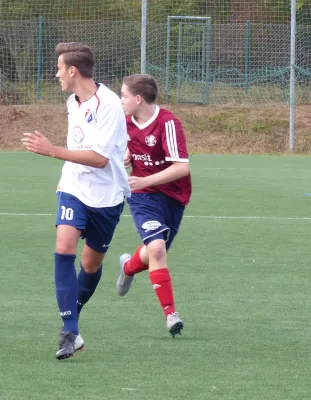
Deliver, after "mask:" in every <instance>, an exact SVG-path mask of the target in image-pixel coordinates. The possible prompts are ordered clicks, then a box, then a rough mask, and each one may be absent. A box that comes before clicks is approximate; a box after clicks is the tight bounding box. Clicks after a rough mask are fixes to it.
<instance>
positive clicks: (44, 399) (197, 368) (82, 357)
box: [0, 153, 311, 400]
mask: <svg viewBox="0 0 311 400" xmlns="http://www.w3.org/2000/svg"><path fill="white" fill-rule="evenodd" d="M191 161H192V162H191V170H192V177H193V197H192V202H191V204H190V205H189V207H188V209H187V213H186V218H185V219H184V221H183V224H182V227H181V230H180V233H179V236H178V237H177V239H176V242H175V244H174V246H173V247H172V250H171V252H170V256H169V265H170V268H171V272H172V277H173V284H174V288H175V299H176V303H177V308H178V311H179V312H180V314H181V317H182V318H183V319H184V321H185V329H184V333H183V335H182V336H181V337H177V338H175V339H173V338H171V337H170V336H169V334H168V332H167V331H166V328H165V320H164V317H163V314H162V311H161V308H160V306H159V304H158V302H157V300H156V297H155V294H154V293H153V290H152V288H151V285H150V283H149V279H148V275H147V273H142V274H140V275H138V276H137V281H136V283H135V284H134V285H133V288H132V290H131V292H130V293H129V295H128V296H127V297H125V298H118V297H117V296H116V294H115V281H116V278H117V276H118V273H119V266H118V257H119V255H120V254H121V253H123V252H127V251H129V252H131V251H132V250H133V249H135V247H136V246H137V245H138V244H139V239H138V236H137V235H136V234H135V229H134V226H133V223H132V221H131V218H130V217H129V216H128V214H129V212H128V209H126V210H125V215H124V217H122V219H121V222H120V224H119V227H118V229H117V231H116V234H115V237H114V240H113V243H112V246H111V248H110V250H109V252H108V253H107V257H106V261H105V266H104V269H105V271H104V274H103V279H102V281H101V282H100V284H99V287H98V289H97V291H96V293H95V295H94V297H93V298H92V299H91V301H90V302H89V303H88V304H87V305H86V306H85V309H84V311H83V312H82V315H81V319H80V330H81V334H82V336H83V338H84V339H85V342H86V346H85V351H84V352H80V353H78V354H75V356H74V357H73V358H71V359H69V360H65V361H62V362H60V361H57V360H56V359H55V351H56V348H57V335H58V330H59V328H60V326H61V320H60V317H59V315H58V310H57V306H56V300H55V294H54V281H53V280H54V277H53V268H54V267H53V251H54V241H55V228H54V220H55V215H54V214H55V210H56V196H55V188H56V184H57V181H58V178H59V176H60V169H61V165H62V163H61V162H58V161H56V160H52V159H48V158H43V157H40V156H35V155H32V154H28V153H0V171H1V173H0V222H1V240H0V249H1V280H0V282H1V290H0V301H1V311H0V321H1V323H0V327H1V328H0V332H1V345H0V359H1V363H0V399H1V400H39V399H40V400H65V399H70V400H71V399H72V400H80V399H81V400H170V399H181V400H199V399H200V400H201V399H202V400H207V399H208V400H220V399H221V400H292V399H297V400H304V399H305V400H307V399H308V400H310V399H311V379H310V372H311V352H310V344H311V323H310V316H311V301H310V298H311V280H310V264H311V262H310V259H311V257H310V255H311V234H310V233H311V174H310V170H311V169H310V165H311V161H310V158H308V157H295V156H292V157H278V156H275V157H274V156H203V155H200V156H193V157H192V160H191ZM309 194H310V195H309ZM77 261H79V259H78V260H77ZM77 266H78V262H77Z"/></svg>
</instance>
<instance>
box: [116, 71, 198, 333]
mask: <svg viewBox="0 0 311 400" xmlns="http://www.w3.org/2000/svg"><path fill="white" fill-rule="evenodd" d="M121 93H122V97H121V101H122V105H123V109H124V111H125V114H126V116H127V131H128V149H127V152H126V155H125V159H124V162H125V166H127V167H129V166H131V167H132V172H131V175H130V177H129V184H130V188H131V191H132V196H131V197H130V198H129V199H128V204H129V207H130V210H131V214H132V217H133V220H134V223H135V225H136V228H137V231H138V233H139V235H140V237H141V239H142V242H143V244H142V245H141V246H139V247H138V249H136V251H135V252H134V254H133V255H130V254H123V255H122V256H121V257H120V267H121V272H120V276H119V278H118V280H117V293H118V294H119V295H120V296H124V295H126V294H127V292H128V291H129V289H130V287H131V284H132V281H133V279H134V275H135V274H137V273H139V272H141V271H144V270H147V269H148V270H149V277H150V281H151V284H152V286H153V288H154V290H155V292H156V294H157V297H158V300H159V302H160V304H161V307H162V309H163V311H164V314H165V316H166V327H167V329H168V331H169V332H170V333H171V335H172V336H173V337H174V336H175V335H176V334H180V333H181V330H182V329H183V326H184V323H183V321H182V320H181V319H180V318H179V314H178V313H177V312H176V308H175V302H174V296H173V289H172V281H171V276H170V273H169V270H168V266H167V251H168V250H169V248H170V246H171V244H172V241H173V239H174V237H175V236H176V234H177V232H178V229H179V226H180V223H181V220H182V217H183V213H184V210H185V206H186V205H187V204H188V202H189V200H190V195H191V180H190V174H189V158H188V152H187V148H186V139H185V134H184V131H183V127H182V125H181V123H180V121H179V120H178V119H177V118H176V117H175V115H174V114H172V113H171V112H170V111H168V110H166V109H162V108H160V107H158V106H157V105H156V104H155V103H154V102H155V100H156V97H157V93H158V89H157V85H156V82H155V80H154V79H153V77H152V76H150V75H143V74H136V75H130V76H127V77H125V78H124V79H123V85H122V89H121Z"/></svg>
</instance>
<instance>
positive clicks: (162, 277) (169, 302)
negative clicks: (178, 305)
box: [149, 268, 176, 317]
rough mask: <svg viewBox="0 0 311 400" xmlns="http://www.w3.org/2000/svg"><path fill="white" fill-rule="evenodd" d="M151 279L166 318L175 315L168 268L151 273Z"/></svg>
mask: <svg viewBox="0 0 311 400" xmlns="http://www.w3.org/2000/svg"><path fill="white" fill-rule="evenodd" d="M149 278H150V281H151V283H152V286H153V289H154V290H155V292H156V294H157V296H158V299H159V302H160V304H161V307H162V308H163V311H164V314H165V316H166V317H167V316H168V314H172V313H174V312H175V311H176V310H175V304H174V296H173V288H172V281H171V276H170V273H169V270H168V269H167V268H161V269H156V270H155V271H151V272H149Z"/></svg>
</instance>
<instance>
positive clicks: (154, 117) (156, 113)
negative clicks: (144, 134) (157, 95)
mask: <svg viewBox="0 0 311 400" xmlns="http://www.w3.org/2000/svg"><path fill="white" fill-rule="evenodd" d="M159 112H160V107H159V106H157V105H156V106H155V112H154V114H153V116H152V117H151V118H150V119H149V120H148V121H147V122H145V123H144V124H142V125H141V124H139V123H138V122H137V121H136V120H135V118H134V117H132V122H133V124H134V125H136V126H137V128H138V129H140V130H143V129H145V128H147V126H149V125H151V124H152V122H153V121H154V120H155V119H156V118H157V116H158V115H159Z"/></svg>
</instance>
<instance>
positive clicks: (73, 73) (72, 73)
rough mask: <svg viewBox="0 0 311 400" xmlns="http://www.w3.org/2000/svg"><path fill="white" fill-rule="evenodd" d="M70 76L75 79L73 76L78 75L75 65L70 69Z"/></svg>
mask: <svg viewBox="0 0 311 400" xmlns="http://www.w3.org/2000/svg"><path fill="white" fill-rule="evenodd" d="M68 71H69V75H70V76H71V77H73V76H75V75H76V73H77V68H76V67H74V66H73V65H72V66H71V67H69V70H68Z"/></svg>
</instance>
